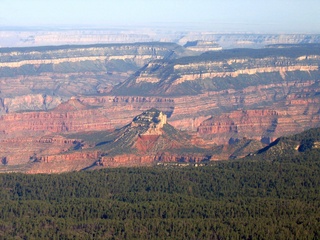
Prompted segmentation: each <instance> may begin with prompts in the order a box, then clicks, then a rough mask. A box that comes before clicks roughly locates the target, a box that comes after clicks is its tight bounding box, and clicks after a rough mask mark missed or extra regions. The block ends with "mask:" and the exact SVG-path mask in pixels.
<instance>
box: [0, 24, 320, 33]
mask: <svg viewBox="0 0 320 240" xmlns="http://www.w3.org/2000/svg"><path fill="white" fill-rule="evenodd" d="M148 30H149V31H150V30H151V31H152V30H153V31H173V32H176V33H177V32H199V33H200V32H203V33H210V34H257V35H281V34H283V35H294V34H304V35H320V31H291V32H290V31H245V30H243V31H240V30H213V29H208V28H206V27H205V26H201V25H198V26H197V25H196V24H194V26H190V25H189V26H184V25H183V24H181V25H179V24H177V25H176V26H175V25H174V24H169V25H168V26H165V25H161V24H159V25H153V26H150V25H145V26H144V25H136V26H127V25H113V26H99V25H91V26H89V25H48V26H44V25H38V26H37V25H34V26H23V25H21V26H19V25H15V26H14V25H13V26H4V25H0V32H1V31H31V32H32V31H49V32H50V31H115V32H116V31H139V32H143V31H148Z"/></svg>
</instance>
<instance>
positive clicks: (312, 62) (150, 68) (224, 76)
mask: <svg viewBox="0 0 320 240" xmlns="http://www.w3.org/2000/svg"><path fill="white" fill-rule="evenodd" d="M318 46H319V45H315V46H310V47H300V48H299V47H297V48H291V49H290V48H283V49H278V48H270V49H268V48H266V49H260V50H252V49H251V50H248V49H246V50H239V49H238V50H234V51H232V50H228V51H227V50H226V51H220V52H218V53H212V52H211V53H210V52H208V53H205V54H202V55H201V56H197V57H187V58H181V59H177V60H174V61H172V62H163V61H161V62H160V61H153V62H150V63H149V64H148V65H146V66H145V67H144V68H142V69H141V70H140V71H139V72H138V73H137V76H136V77H134V78H130V79H128V80H127V81H126V82H124V83H122V84H121V85H118V86H116V87H115V88H114V89H113V90H112V92H113V93H114V94H122V93H124V92H126V93H127V94H128V93H136V92H139V89H145V90H146V91H144V94H145V95H147V94H150V95H167V96H177V95H196V94H201V93H205V92H208V91H221V90H227V89H235V90H240V89H244V88H246V87H250V86H258V85H264V84H265V85H268V84H279V83H283V82H286V83H288V84H290V83H291V82H295V81H297V80H298V79H301V80H303V81H310V80H316V79H317V75H318V74H319V61H320V51H319V48H318Z"/></svg>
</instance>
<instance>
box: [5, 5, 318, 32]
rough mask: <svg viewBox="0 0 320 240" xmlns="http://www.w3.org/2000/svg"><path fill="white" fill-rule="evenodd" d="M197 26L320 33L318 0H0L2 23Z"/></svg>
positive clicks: (224, 30) (17, 24)
mask: <svg viewBox="0 0 320 240" xmlns="http://www.w3.org/2000/svg"><path fill="white" fill-rule="evenodd" d="M154 25H162V26H170V27H173V26H179V27H181V26H183V27H184V26H197V27H199V26H200V27H201V29H202V30H210V31H217V32H259V33H273V32H274V33H279V32H282V33H293V32H296V33H320V1H319V0H219V1H216V0H0V26H67V27H72V26H86V27H88V26H95V27H114V26H133V27H134V26H154Z"/></svg>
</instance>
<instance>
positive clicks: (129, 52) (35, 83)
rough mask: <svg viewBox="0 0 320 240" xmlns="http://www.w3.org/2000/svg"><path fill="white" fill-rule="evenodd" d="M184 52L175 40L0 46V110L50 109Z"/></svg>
mask: <svg viewBox="0 0 320 240" xmlns="http://www.w3.org/2000/svg"><path fill="white" fill-rule="evenodd" d="M185 52H186V51H185V49H184V48H183V47H181V46H179V45H177V44H174V43H140V44H138V43H137V44H109V45H107V44H104V45H103V44H100V45H97V44H96V45H84V46H81V45H80V46H52V47H34V48H21V49H19V48H8V49H0V83H1V84H0V98H1V100H2V102H3V104H4V107H3V108H5V109H1V105H0V109H1V110H0V113H3V112H6V111H7V112H14V111H23V110H47V109H52V108H54V107H56V106H57V105H58V104H60V103H61V102H63V101H66V100H67V99H68V98H70V97H71V96H74V95H77V96H80V95H96V94H101V93H106V92H109V91H110V89H111V88H112V86H114V85H116V84H117V83H119V82H122V81H124V80H126V79H127V78H128V77H129V76H130V75H132V74H133V73H134V72H135V71H137V70H138V69H139V68H140V67H142V66H144V65H145V64H147V63H148V62H150V61H151V60H159V59H164V58H176V57H178V56H182V55H184V54H185ZM30 98H33V100H34V101H31V102H30ZM41 98H42V100H41Z"/></svg>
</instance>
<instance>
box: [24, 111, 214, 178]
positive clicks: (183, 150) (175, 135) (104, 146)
mask: <svg viewBox="0 0 320 240" xmlns="http://www.w3.org/2000/svg"><path fill="white" fill-rule="evenodd" d="M97 134H100V135H99V136H100V137H97V136H98V135H97ZM68 136H69V137H70V136H78V137H79V138H81V135H77V134H74V135H66V137H67V139H68V138H69V137H68ZM82 136H83V135H82ZM82 138H83V137H82ZM55 139H61V137H60V138H55ZM85 139H93V140H92V141H93V142H91V144H89V142H88V140H85ZM44 142H47V143H49V144H52V143H54V142H55V141H53V140H52V139H51V138H46V139H45V140H44ZM62 142H63V143H65V144H67V143H72V144H73V147H71V148H69V150H67V151H64V152H61V153H57V154H42V155H41V156H40V155H37V157H36V159H37V161H36V162H35V163H34V164H33V165H32V166H31V167H30V168H29V169H28V170H27V171H28V172H29V173H40V172H52V171H53V172H55V171H58V172H59V171H71V170H74V169H78V170H80V169H79V167H80V166H81V167H82V168H86V167H93V168H99V167H118V166H138V165H139V166H141V165H152V164H155V163H157V162H168V161H175V162H177V161H183V162H200V161H203V160H209V158H210V156H209V155H207V154H208V152H209V149H208V148H205V147H204V146H199V145H195V141H192V137H191V136H189V135H187V134H185V133H182V132H179V131H177V130H176V129H174V128H173V127H172V126H170V125H169V124H167V116H166V115H165V114H164V113H163V112H161V111H159V110H156V109H150V110H148V111H145V112H143V113H142V114H140V115H138V116H136V117H135V118H134V119H133V120H132V122H131V123H129V124H128V125H126V126H124V127H122V128H120V129H118V130H116V131H114V132H112V133H107V132H103V131H100V132H99V133H98V132H96V133H94V132H88V133H86V136H85V137H84V138H83V139H82V140H74V139H72V140H70V141H65V142H64V141H62ZM51 166H55V169H50V168H51Z"/></svg>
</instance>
